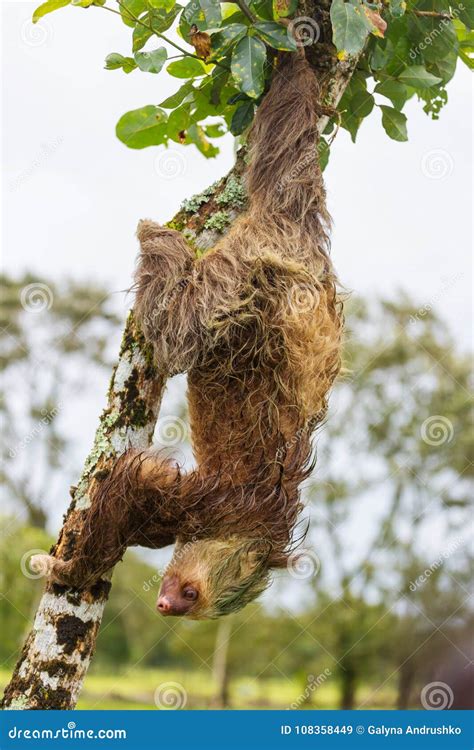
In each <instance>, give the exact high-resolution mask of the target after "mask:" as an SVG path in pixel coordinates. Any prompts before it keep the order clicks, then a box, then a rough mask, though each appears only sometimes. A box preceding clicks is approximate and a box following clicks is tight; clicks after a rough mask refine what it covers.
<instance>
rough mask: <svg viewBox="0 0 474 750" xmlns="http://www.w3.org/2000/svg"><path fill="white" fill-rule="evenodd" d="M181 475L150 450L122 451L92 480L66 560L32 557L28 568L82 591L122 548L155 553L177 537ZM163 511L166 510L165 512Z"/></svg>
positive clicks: (107, 566) (113, 563) (102, 572)
mask: <svg viewBox="0 0 474 750" xmlns="http://www.w3.org/2000/svg"><path fill="white" fill-rule="evenodd" d="M179 488H180V473H179V469H178V467H177V466H176V464H175V463H174V462H171V461H167V460H163V458H161V457H159V456H158V455H157V454H155V455H153V454H152V453H151V452H149V451H144V452H143V453H138V452H131V453H126V454H124V455H123V456H121V458H120V459H119V460H118V461H117V463H116V464H115V466H114V468H113V470H112V472H111V474H110V475H109V476H108V477H107V478H106V479H104V480H101V481H97V480H96V483H95V487H94V489H93V491H92V503H91V506H90V508H89V509H88V510H87V511H86V514H87V515H86V518H85V522H84V526H83V529H82V532H81V535H80V537H79V539H78V541H77V544H76V546H75V549H74V554H73V557H72V558H71V559H70V560H67V561H65V560H59V559H57V558H55V557H53V556H52V555H43V554H42V555H34V556H33V557H32V558H31V562H30V565H31V567H32V569H33V570H35V571H37V572H40V573H43V574H44V575H46V576H48V577H49V578H50V579H51V580H52V581H53V582H55V583H59V584H62V585H66V586H74V587H75V588H85V587H87V586H88V585H90V584H91V583H93V582H95V581H96V580H97V579H98V578H100V576H101V575H103V574H104V573H105V572H106V571H107V570H109V569H110V568H112V567H113V566H114V565H115V564H116V563H117V562H119V560H121V559H122V557H123V555H124V553H125V550H126V549H127V547H132V546H136V545H143V546H146V547H151V548H153V549H157V548H159V547H166V546H168V545H169V544H172V543H173V542H174V541H175V539H176V528H177V520H178V518H179V503H178V504H177V505H176V506H175V510H174V511H173V502H172V499H173V497H174V498H175V500H176V499H177V498H178V494H179ZM164 509H169V510H167V511H166V513H164V512H163V510H164Z"/></svg>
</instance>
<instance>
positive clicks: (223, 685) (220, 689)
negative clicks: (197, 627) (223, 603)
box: [212, 617, 232, 708]
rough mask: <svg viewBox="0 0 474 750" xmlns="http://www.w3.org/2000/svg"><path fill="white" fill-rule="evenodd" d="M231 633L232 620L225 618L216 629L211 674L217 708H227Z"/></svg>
mask: <svg viewBox="0 0 474 750" xmlns="http://www.w3.org/2000/svg"><path fill="white" fill-rule="evenodd" d="M231 632H232V620H231V618H230V617H226V618H224V619H223V620H221V621H220V622H219V625H218V627H217V635H216V645H215V649H214V659H213V665H212V674H213V677H214V682H215V683H216V686H217V691H216V697H215V704H216V706H217V708H228V707H229V677H230V675H229V659H228V656H229V644H230V636H231Z"/></svg>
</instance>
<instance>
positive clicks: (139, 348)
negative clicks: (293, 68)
mask: <svg viewBox="0 0 474 750" xmlns="http://www.w3.org/2000/svg"><path fill="white" fill-rule="evenodd" d="M328 7H329V6H328V5H327V0H324V1H323V2H319V3H315V2H314V0H307V2H305V3H304V5H303V7H302V11H301V15H303V14H304V15H308V16H313V17H314V18H316V20H317V21H318V24H319V25H320V26H321V29H322V34H321V41H320V42H319V43H318V44H315V45H314V46H313V47H308V48H307V56H308V58H309V59H310V61H311V63H312V65H313V67H314V69H315V72H316V75H317V76H318V77H319V79H320V83H321V88H320V90H321V103H322V104H323V105H325V106H327V107H335V106H337V104H338V102H339V100H340V98H341V96H342V94H343V92H344V89H345V87H346V85H347V83H348V81H349V80H350V77H351V75H352V73H353V71H354V68H355V65H356V62H357V60H356V59H349V60H345V61H339V60H337V58H336V56H335V52H334V48H333V47H332V46H331V45H330V44H329V43H328V41H330V27H329V26H328V24H329V14H328ZM328 35H329V36H328ZM325 40H326V41H325ZM327 121H328V118H327V117H324V118H321V119H320V123H319V129H320V132H321V133H322V132H323V130H324V128H325V127H326V125H327ZM275 138H278V133H275ZM244 169H245V149H243V148H242V149H241V150H240V151H239V153H238V155H237V159H236V164H235V166H234V167H233V169H232V170H231V171H230V172H229V174H228V175H227V177H225V178H223V179H222V180H220V181H219V182H218V183H216V184H215V185H213V186H211V187H210V188H209V189H208V190H206V191H205V192H204V193H202V194H201V195H199V196H195V197H194V198H192V199H191V200H190V201H186V202H185V204H184V206H183V208H182V210H180V211H179V212H178V214H177V215H176V216H175V218H174V219H173V220H172V221H171V222H170V223H169V225H170V226H171V227H173V228H175V229H178V230H180V231H182V232H183V234H184V236H185V237H186V238H187V239H188V240H189V241H190V242H191V244H192V245H193V246H194V247H195V248H196V250H197V251H203V250H205V249H207V248H209V247H211V246H212V245H214V244H215V242H216V241H217V240H218V239H219V237H220V236H221V235H222V233H224V232H225V231H227V229H228V228H229V226H230V225H231V223H232V221H234V219H235V218H236V217H237V216H238V214H239V213H241V212H242V211H243V210H244V209H245V190H244V187H243V183H242V174H243V172H244ZM217 212H219V221H218V222H217V220H216V222H215V223H214V222H213V217H214V216H215V215H216V214H217ZM223 219H224V222H223ZM262 220H264V217H262ZM223 223H225V226H224V228H222V225H223ZM163 387H164V379H163V377H161V376H160V374H159V372H158V370H157V367H156V366H155V364H154V362H153V358H152V352H151V349H150V348H149V347H148V346H147V344H146V342H145V341H144V338H143V336H142V334H141V332H140V330H139V329H138V327H137V325H136V323H135V321H134V318H133V312H132V313H130V315H129V318H128V321H127V324H126V327H125V331H124V334H123V339H122V346H121V350H120V355H119V360H118V363H117V366H116V367H115V370H114V372H113V375H112V380H111V384H110V389H109V393H108V402H107V406H106V408H105V410H104V412H103V414H102V416H101V418H100V422H99V427H98V429H97V433H96V436H95V442H94V446H93V448H92V451H91V453H90V454H89V456H88V458H87V460H86V463H85V467H84V471H83V473H82V476H81V478H80V480H79V483H78V485H77V487H74V488H72V491H71V494H72V502H71V504H70V506H69V509H68V511H67V513H66V516H65V520H64V526H63V528H62V530H61V532H60V535H59V539H58V542H57V544H56V545H55V547H54V548H53V549H54V554H55V555H56V556H57V557H59V558H61V559H65V560H66V559H70V558H71V556H72V555H73V554H74V549H75V544H76V540H77V538H78V535H79V533H80V529H81V525H82V523H83V514H84V511H85V510H86V508H87V507H88V506H89V503H90V499H89V495H90V493H91V489H92V488H93V486H94V482H96V481H97V478H96V477H97V474H98V473H100V472H101V471H103V470H104V469H107V468H109V467H110V466H111V465H112V464H113V462H114V461H115V460H116V458H117V457H118V456H119V455H120V454H121V453H123V452H124V451H125V450H126V449H127V448H128V447H135V448H139V449H142V448H146V447H147V446H148V445H149V444H150V442H151V440H152V437H153V431H154V428H155V423H156V420H157V417H158V412H159V407H160V402H161V397H162V393H163ZM111 575H112V571H110V573H109V575H108V576H107V577H104V578H103V579H101V580H100V581H99V582H98V583H96V584H95V585H93V586H91V587H90V588H87V589H85V590H81V591H76V590H73V589H70V588H66V587H61V586H58V585H50V584H48V585H47V586H46V590H45V593H44V595H43V597H42V599H41V602H40V604H39V607H38V610H37V613H36V617H35V620H34V623H33V628H32V630H31V632H30V634H29V636H28V637H27V640H26V642H25V645H24V647H23V650H22V652H21V655H20V658H19V661H18V663H17V665H16V667H15V670H14V673H13V676H12V679H11V681H10V683H9V685H8V686H7V688H6V690H5V695H4V698H3V702H2V705H3V708H6V709H71V708H74V706H75V704H76V701H77V698H78V695H79V692H80V689H81V686H82V682H83V680H84V677H85V675H86V672H87V669H88V666H89V663H90V660H91V657H92V655H93V652H94V648H95V643H96V638H97V634H98V631H99V627H100V623H101V620H102V615H103V611H104V607H105V603H106V601H107V598H108V594H109V591H110V587H111V582H110V578H111Z"/></svg>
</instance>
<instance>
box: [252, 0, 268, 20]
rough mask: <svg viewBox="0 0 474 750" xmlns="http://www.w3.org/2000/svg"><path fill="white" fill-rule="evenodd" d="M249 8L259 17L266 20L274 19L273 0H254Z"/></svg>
mask: <svg viewBox="0 0 474 750" xmlns="http://www.w3.org/2000/svg"><path fill="white" fill-rule="evenodd" d="M249 8H250V10H252V11H253V12H254V13H255V15H257V16H258V17H259V18H263V19H264V20H265V21H273V3H272V0H254V1H253V2H250V3H249Z"/></svg>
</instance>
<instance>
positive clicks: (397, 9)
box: [389, 0, 407, 18]
mask: <svg viewBox="0 0 474 750" xmlns="http://www.w3.org/2000/svg"><path fill="white" fill-rule="evenodd" d="M389 8H390V13H391V14H392V16H393V17H394V18H400V17H401V16H403V15H404V13H405V11H406V9H407V4H406V1H405V0H390V4H389Z"/></svg>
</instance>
